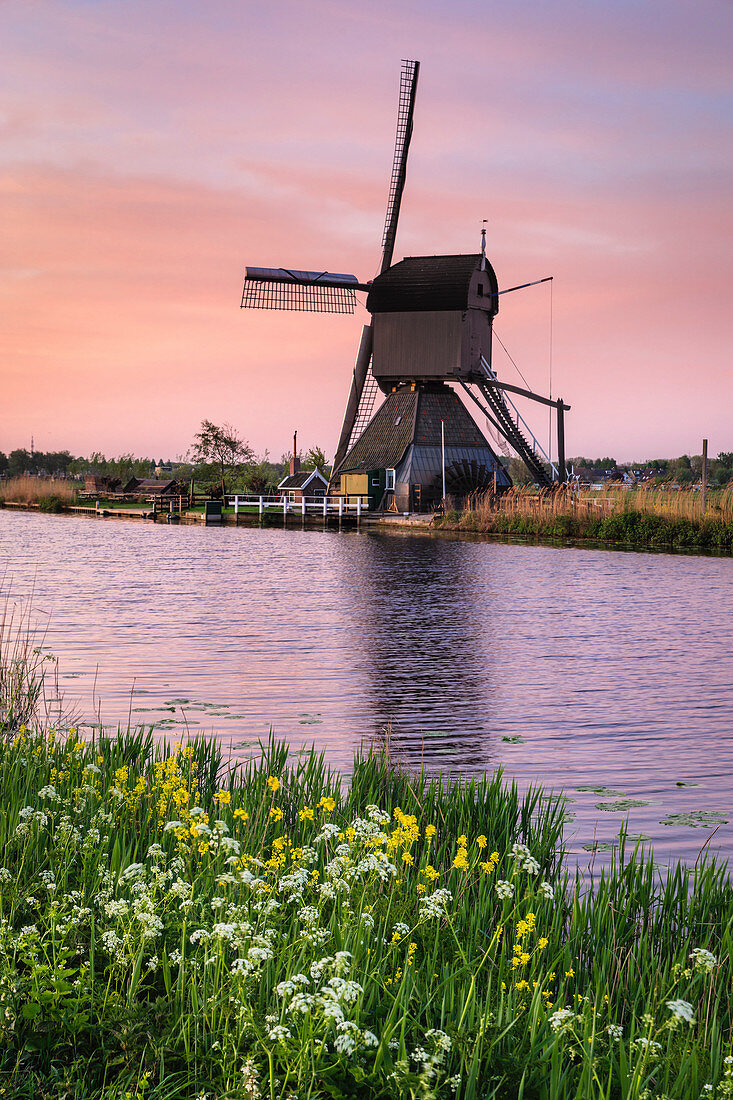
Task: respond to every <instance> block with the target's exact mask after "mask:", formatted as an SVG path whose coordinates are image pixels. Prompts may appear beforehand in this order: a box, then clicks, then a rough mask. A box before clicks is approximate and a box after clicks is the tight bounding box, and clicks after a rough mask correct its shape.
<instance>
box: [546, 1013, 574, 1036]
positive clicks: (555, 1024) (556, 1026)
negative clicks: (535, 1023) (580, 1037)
mask: <svg viewBox="0 0 733 1100" xmlns="http://www.w3.org/2000/svg"><path fill="white" fill-rule="evenodd" d="M574 1015H575V1013H574V1012H573V1010H572V1008H559V1009H558V1010H557V1012H553V1013H552V1015H551V1016H548V1023H549V1025H550V1027H551V1028H552V1030H553V1031H560V1029H561V1028H564V1027H567V1026H568V1024H569V1023H570V1021H571V1020H572V1019H573V1017H574Z"/></svg>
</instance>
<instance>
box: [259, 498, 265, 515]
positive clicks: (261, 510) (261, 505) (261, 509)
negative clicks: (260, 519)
mask: <svg viewBox="0 0 733 1100" xmlns="http://www.w3.org/2000/svg"><path fill="white" fill-rule="evenodd" d="M259 507H260V515H262V513H263V511H264V505H263V503H262V497H260V506H259Z"/></svg>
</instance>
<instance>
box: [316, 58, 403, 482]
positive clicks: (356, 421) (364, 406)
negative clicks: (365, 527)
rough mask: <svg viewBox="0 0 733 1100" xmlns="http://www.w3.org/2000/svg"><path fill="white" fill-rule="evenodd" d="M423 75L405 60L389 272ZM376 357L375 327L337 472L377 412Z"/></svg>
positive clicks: (357, 376)
mask: <svg viewBox="0 0 733 1100" xmlns="http://www.w3.org/2000/svg"><path fill="white" fill-rule="evenodd" d="M419 73H420V62H419V61H403V62H402V71H401V73H400V95H399V101H398V105H397V134H396V137H395V149H394V156H393V158H392V176H391V178H390V183H389V196H388V199H387V214H386V217H385V221H384V233H383V235H382V266H381V269H380V270H381V271H386V270H387V268H388V267H389V266H390V265H391V263H392V256H393V254H394V246H395V239H396V237H397V223H398V221H399V216H400V203H401V202H402V192H403V190H404V188H405V179H406V178H407V154H408V152H409V149H410V138H411V137H412V120H413V116H414V113H415V95H416V93H417V78H418V75H419ZM371 358H372V330H371V326H368V334H367V326H365V328H364V332H363V334H362V342H361V346H360V348H359V354H358V356H357V360H356V367H355V368H354V376H353V378H352V382H351V390H350V392H349V400H348V402H347V404H346V413H345V415H344V422H343V424H342V426H341V435H340V437H339V443H338V447H337V448H336V456H335V458H334V462H333V470H334V472H335V471H336V470H337V469H338V466H339V463H340V462H341V461H342V459H343V458H344V456H345V455H346V452H347V451H348V449H349V447H350V446H351V444H352V443H353V442H354V439H355V438H356V436H357V434H358V431H357V429H360V430H363V429H364V428H365V427H366V425H367V424H368V422H369V420H370V419H371V415H372V412H373V411H374V403H375V400H376V396H377V389H378V387H377V382H376V379H375V378H374V375H373V374H372V371H371Z"/></svg>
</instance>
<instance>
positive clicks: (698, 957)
mask: <svg viewBox="0 0 733 1100" xmlns="http://www.w3.org/2000/svg"><path fill="white" fill-rule="evenodd" d="M690 958H691V959H692V961H693V963H694V964H695V966H696V968H697V969H698V970H712V969H713V967H715V966H717V963H718V960H717V959H716V957H715V955H713V953H712V951H708V950H706V948H704V947H696V948H695V949H694V951H691V952H690Z"/></svg>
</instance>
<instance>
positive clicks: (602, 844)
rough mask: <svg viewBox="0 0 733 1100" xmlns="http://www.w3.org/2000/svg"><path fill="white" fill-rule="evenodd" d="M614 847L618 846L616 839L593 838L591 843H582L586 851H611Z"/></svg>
mask: <svg viewBox="0 0 733 1100" xmlns="http://www.w3.org/2000/svg"><path fill="white" fill-rule="evenodd" d="M614 848H618V841H617V840H594V841H593V843H592V844H584V845H583V850H584V851H586V852H612V851H613V849H614Z"/></svg>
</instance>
